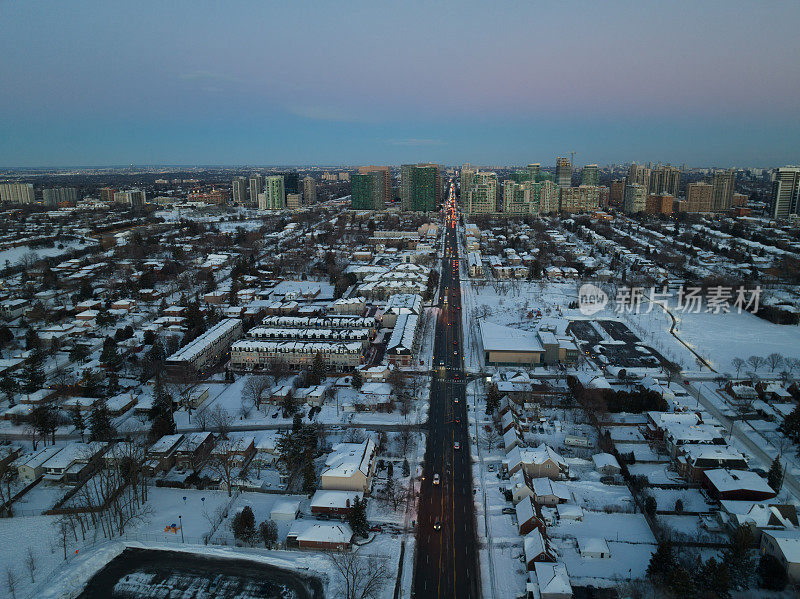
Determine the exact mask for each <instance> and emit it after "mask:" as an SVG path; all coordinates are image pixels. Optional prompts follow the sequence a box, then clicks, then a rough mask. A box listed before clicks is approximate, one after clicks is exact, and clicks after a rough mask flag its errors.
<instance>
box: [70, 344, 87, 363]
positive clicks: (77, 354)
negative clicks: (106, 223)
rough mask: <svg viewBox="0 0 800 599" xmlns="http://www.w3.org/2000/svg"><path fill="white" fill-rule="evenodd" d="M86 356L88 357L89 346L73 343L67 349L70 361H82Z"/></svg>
mask: <svg viewBox="0 0 800 599" xmlns="http://www.w3.org/2000/svg"><path fill="white" fill-rule="evenodd" d="M88 357H89V348H88V347H86V346H85V345H82V344H80V343H76V344H74V345H73V346H72V349H71V350H69V361H70V362H83V361H84V360H85V359H86V358H88Z"/></svg>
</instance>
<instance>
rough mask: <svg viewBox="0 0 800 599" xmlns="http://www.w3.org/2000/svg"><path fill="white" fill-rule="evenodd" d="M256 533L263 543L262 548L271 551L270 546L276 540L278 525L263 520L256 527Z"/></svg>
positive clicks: (272, 521) (271, 521)
mask: <svg viewBox="0 0 800 599" xmlns="http://www.w3.org/2000/svg"><path fill="white" fill-rule="evenodd" d="M258 532H259V533H260V534H261V539H262V540H263V541H264V547H266V548H267V549H272V546H273V545H274V544H275V542H276V541H277V540H278V525H277V524H275V521H274V520H264V521H263V522H262V523H261V524H260V525H259V526H258Z"/></svg>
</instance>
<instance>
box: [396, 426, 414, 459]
mask: <svg viewBox="0 0 800 599" xmlns="http://www.w3.org/2000/svg"><path fill="white" fill-rule="evenodd" d="M399 438H400V447H401V448H402V450H403V455H407V454H408V450H409V449H413V448H414V429H413V428H411V425H410V424H404V425H403V426H402V427H401V428H400V435H399Z"/></svg>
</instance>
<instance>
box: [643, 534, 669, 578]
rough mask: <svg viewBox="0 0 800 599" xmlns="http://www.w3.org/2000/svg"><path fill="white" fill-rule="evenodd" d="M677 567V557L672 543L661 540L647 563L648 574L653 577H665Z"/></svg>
mask: <svg viewBox="0 0 800 599" xmlns="http://www.w3.org/2000/svg"><path fill="white" fill-rule="evenodd" d="M674 568H675V557H674V556H673V555H672V545H671V544H670V543H668V542H666V541H661V542H660V543H659V544H658V548H657V549H656V551H655V553H653V555H652V556H651V557H650V563H649V564H648V565H647V575H648V576H649V577H651V578H663V577H665V576H667V574H669V573H670V572H672V570H673V569H674Z"/></svg>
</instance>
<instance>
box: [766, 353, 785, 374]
mask: <svg viewBox="0 0 800 599" xmlns="http://www.w3.org/2000/svg"><path fill="white" fill-rule="evenodd" d="M767 364H768V365H769V371H770V372H775V369H776V368H777V367H778V366H780V365H781V364H783V356H782V355H780V354H779V353H773V354H770V355H768V356H767Z"/></svg>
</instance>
